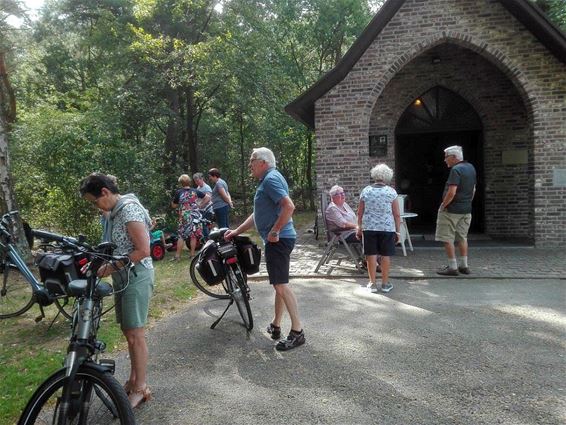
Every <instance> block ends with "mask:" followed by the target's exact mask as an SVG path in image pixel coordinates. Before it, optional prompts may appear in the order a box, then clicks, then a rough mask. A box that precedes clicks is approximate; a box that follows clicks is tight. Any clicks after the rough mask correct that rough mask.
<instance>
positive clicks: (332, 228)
mask: <svg viewBox="0 0 566 425" xmlns="http://www.w3.org/2000/svg"><path fill="white" fill-rule="evenodd" d="M328 193H329V194H330V199H331V201H330V204H328V207H326V222H327V225H328V231H329V232H332V233H334V234H338V235H343V236H344V237H345V238H346V241H347V242H359V241H360V240H359V239H358V238H357V237H356V230H357V228H358V224H357V217H356V213H355V212H354V210H352V208H350V206H349V205H348V204H347V203H346V194H345V192H344V189H342V188H341V187H340V186H337V185H335V186H332V188H331V189H330V191H329V192H328Z"/></svg>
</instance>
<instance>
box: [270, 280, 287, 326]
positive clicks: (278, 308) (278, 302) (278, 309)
mask: <svg viewBox="0 0 566 425" xmlns="http://www.w3.org/2000/svg"><path fill="white" fill-rule="evenodd" d="M273 289H274V290H275V315H274V316H273V321H272V322H271V323H272V324H273V326H276V327H278V328H280V327H281V319H282V318H283V313H284V312H285V302H284V301H283V298H282V297H281V295H279V293H278V292H277V290H276V289H275V285H273Z"/></svg>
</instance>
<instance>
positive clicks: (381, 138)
mask: <svg viewBox="0 0 566 425" xmlns="http://www.w3.org/2000/svg"><path fill="white" fill-rule="evenodd" d="M369 156H387V136H386V135H385V134H382V135H378V136H369Z"/></svg>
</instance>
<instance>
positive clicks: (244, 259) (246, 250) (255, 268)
mask: <svg viewBox="0 0 566 425" xmlns="http://www.w3.org/2000/svg"><path fill="white" fill-rule="evenodd" d="M234 243H235V244H236V249H237V250H238V262H239V263H240V267H241V268H242V271H243V272H244V273H245V274H247V275H250V274H255V273H258V272H259V263H260V262H261V249H259V247H258V246H257V245H256V244H255V243H254V242H253V241H252V240H251V239H250V238H249V237H248V236H236V237H234Z"/></svg>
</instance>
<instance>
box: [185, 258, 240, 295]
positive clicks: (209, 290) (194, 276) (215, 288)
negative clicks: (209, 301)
mask: <svg viewBox="0 0 566 425" xmlns="http://www.w3.org/2000/svg"><path fill="white" fill-rule="evenodd" d="M197 261H198V255H197V256H196V257H194V258H193V259H192V260H191V265H190V267H189V273H190V275H191V280H192V281H193V283H194V284H195V286H196V287H197V288H198V289H200V290H201V291H202V292H204V293H205V294H206V295H209V296H211V297H213V298H218V299H221V300H228V299H230V294H228V292H227V291H226V289H225V287H224V282H222V283H219V284H217V285H209V284H208V283H206V282H205V280H204V279H203V278H202V277H201V275H200V274H199V272H198V270H197V269H196V264H197Z"/></svg>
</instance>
